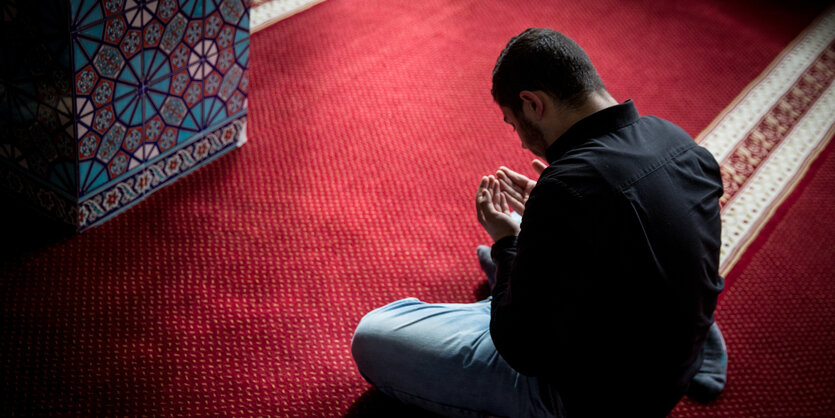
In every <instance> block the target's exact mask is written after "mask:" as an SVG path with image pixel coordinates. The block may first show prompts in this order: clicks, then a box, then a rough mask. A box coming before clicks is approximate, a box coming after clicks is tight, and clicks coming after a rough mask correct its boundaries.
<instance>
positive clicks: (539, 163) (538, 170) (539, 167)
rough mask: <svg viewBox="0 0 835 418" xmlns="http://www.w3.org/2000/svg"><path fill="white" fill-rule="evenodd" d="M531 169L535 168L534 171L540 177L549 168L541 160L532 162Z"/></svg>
mask: <svg viewBox="0 0 835 418" xmlns="http://www.w3.org/2000/svg"><path fill="white" fill-rule="evenodd" d="M531 167H533V171H536V174H539V175H542V172H543V171H545V169H546V168H548V166H547V165H546V164H545V163H543V162H542V161H540V160H533V161H531Z"/></svg>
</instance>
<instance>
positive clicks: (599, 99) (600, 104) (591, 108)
mask: <svg viewBox="0 0 835 418" xmlns="http://www.w3.org/2000/svg"><path fill="white" fill-rule="evenodd" d="M617 104H618V101H617V100H615V98H614V97H612V95H611V94H609V92H608V91H606V90H599V91H595V92H593V93H591V94H589V96H588V98H587V99H586V102H585V103H583V105H582V106H580V107H579V108H574V109H572V108H568V107H562V109H560V110H559V111H558V113H559V117H558V118H557V119H556V120H555V123H554V124H553V126H552V129H551V130H550V131H551V132H549V133H548V134H547V136H546V137H545V138H546V141H547V145H548V146H549V147H550V146H551V144H553V143H554V142H556V141H557V139H559V137H561V136H562V135H563V134H564V133H565V132H566V131H568V129H569V128H571V127H572V126H574V124H575V123H577V122H579V121H581V120H583V119H585V118H586V117H588V116H591V115H593V114H595V113H597V112H599V111H601V110H603V109H606V108H609V107H612V106H615V105H617Z"/></svg>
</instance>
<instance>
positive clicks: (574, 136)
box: [545, 99, 640, 162]
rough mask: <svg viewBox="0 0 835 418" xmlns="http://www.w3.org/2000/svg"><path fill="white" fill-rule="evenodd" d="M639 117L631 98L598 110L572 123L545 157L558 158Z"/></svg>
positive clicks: (551, 159)
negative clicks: (585, 142)
mask: <svg viewBox="0 0 835 418" xmlns="http://www.w3.org/2000/svg"><path fill="white" fill-rule="evenodd" d="M639 117H640V115H638V110H637V109H635V104H634V103H632V100H631V99H630V100H627V101H625V102H623V103H621V104H618V105H615V106H612V107H607V108H605V109H603V110H600V111H597V112H595V113H593V114H591V115H589V116H586V117H585V118H583V119H581V120H580V121H579V122H577V123H575V124H574V125H571V127H570V128H568V130H567V131H565V133H564V134H562V135H561V136H560V137H559V138H557V140H556V141H554V143H553V144H551V146H550V147H548V149H547V150H546V151H545V157H546V158H547V159H548V161H549V162H551V161H554V160H557V159H559V158H560V157H562V156H563V154H565V153H566V152H567V151H568V150H570V149H571V148H574V147H575V146H577V145H579V144H580V143H581V142H583V141H584V140H586V139H590V138H596V137H599V136H601V135H603V134H606V133H609V132H612V131H616V130H618V129H620V128H623V127H624V126H627V125H631V124H633V123H635V122H636V121H637V120H638V118H639Z"/></svg>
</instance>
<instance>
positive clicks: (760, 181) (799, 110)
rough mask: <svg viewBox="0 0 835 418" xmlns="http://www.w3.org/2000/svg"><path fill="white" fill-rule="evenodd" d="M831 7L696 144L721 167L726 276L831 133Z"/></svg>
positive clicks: (834, 65)
mask: <svg viewBox="0 0 835 418" xmlns="http://www.w3.org/2000/svg"><path fill="white" fill-rule="evenodd" d="M833 79H835V7H833V8H830V9H829V10H828V11H827V12H826V13H824V14H823V15H821V17H820V18H819V19H818V20H817V21H816V22H815V23H814V24H812V25H811V26H810V27H809V29H807V30H806V31H805V32H804V33H802V34H800V35H799V36H798V37H797V38H796V40H795V41H794V42H793V43H792V44H791V45H789V46H788V47H787V48H786V49H785V50H784V51H783V53H782V54H781V55H780V56H779V57H778V58H777V59H776V60H775V61H774V63H773V64H772V65H771V66H770V67H769V68H767V69H766V70H765V71H764V72H763V73H762V75H761V76H760V77H758V78H757V79H756V80H754V81H753V82H752V83H751V84H749V86H748V87H747V88H746V89H745V90H743V92H742V93H741V94H740V95H739V96H738V97H737V98H736V99H735V100H734V101H733V102H732V103H731V105H729V106H728V107H727V108H726V109H725V110H724V111H723V112H722V113H721V114H720V115H719V116H718V117H717V118H716V119H715V120H714V122H713V123H712V124H711V125H710V126H709V127H708V128H707V129H705V130H704V131H703V132H702V133H701V134H700V135H699V137H698V138H697V139H696V140H697V141H698V142H699V143H700V144H702V145H703V146H705V147H706V148H708V149H709V150H710V151H711V152H712V153H713V155H714V157H716V159H717V161H720V165H721V167H722V180H723V184H724V187H725V195H724V196H723V197H722V200H721V203H722V206H723V207H722V249H721V254H720V259H721V261H720V262H721V265H720V270H721V272H722V274H727V273H728V272H729V271H730V269H731V268H732V267H733V265H734V264H735V263H736V261H737V260H738V259H739V257H740V256H741V254H742V253H743V252H744V250H745V248H747V247H748V245H749V244H750V243H751V241H752V240H753V239H754V238H755V237H756V235H757V233H758V232H759V230H760V229H761V228H762V226H763V225H764V224H765V223H766V221H768V219H769V218H770V217H771V215H772V214H773V213H774V211H775V210H776V209H777V207H778V206H779V205H780V203H781V202H782V201H783V200H784V199H785V197H786V196H787V195H788V194H789V193H790V192H791V191H792V190H793V189H794V187H795V186H796V184H797V182H798V181H799V180H800V179H801V178H802V177H803V175H804V174H805V172H806V170H808V167H809V165H810V164H811V162H812V161H814V159H815V158H816V157H817V156H818V154H820V152H821V151H822V150H823V149H824V148H825V147H826V144H827V143H828V142H829V140H830V138H832V135H833V133H835V88H834V87H833V83H832V82H833Z"/></svg>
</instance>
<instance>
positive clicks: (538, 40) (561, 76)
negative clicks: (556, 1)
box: [492, 28, 617, 156]
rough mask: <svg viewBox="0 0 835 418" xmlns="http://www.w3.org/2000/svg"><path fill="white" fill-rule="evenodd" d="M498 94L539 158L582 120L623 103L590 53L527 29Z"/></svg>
mask: <svg viewBox="0 0 835 418" xmlns="http://www.w3.org/2000/svg"><path fill="white" fill-rule="evenodd" d="M492 93H493V99H494V100H495V101H496V103H497V104H498V105H499V106H500V107H501V109H502V114H503V115H504V120H505V122H507V123H509V124H511V125H513V127H514V129H516V131H517V132H518V134H519V137H520V139H521V140H522V146H523V147H524V148H527V149H529V150H530V151H531V152H533V153H534V154H536V155H538V156H544V155H545V150H546V149H547V148H548V146H550V144H551V143H553V141H554V140H556V139H557V136H558V135H560V134H562V133H563V132H565V130H566V129H568V128H569V127H570V126H571V125H572V124H574V123H575V122H577V121H578V120H579V119H581V118H583V117H585V116H588V115H589V114H591V113H594V112H595V111H598V110H600V109H602V108H605V107H607V106H611V105H612V104H617V102H616V101H614V99H613V98H612V97H611V96H610V95H609V93H608V92H606V89H605V87H604V86H603V81H601V80H600V76H599V75H597V71H596V70H595V69H594V66H593V65H592V64H591V60H589V57H588V55H586V53H585V51H583V49H582V48H580V46H579V45H577V44H576V43H575V42H574V41H572V40H571V39H569V38H568V37H567V36H565V35H563V34H561V33H559V32H556V31H554V30H551V29H537V28H531V29H527V30H526V31H524V32H522V33H521V34H520V35H518V36H516V37H514V38H513V39H511V40H510V42H508V44H507V46H506V47H505V49H504V50H503V51H502V53H501V54H500V55H499V58H498V60H497V61H496V66H495V67H494V68H493V89H492Z"/></svg>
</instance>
